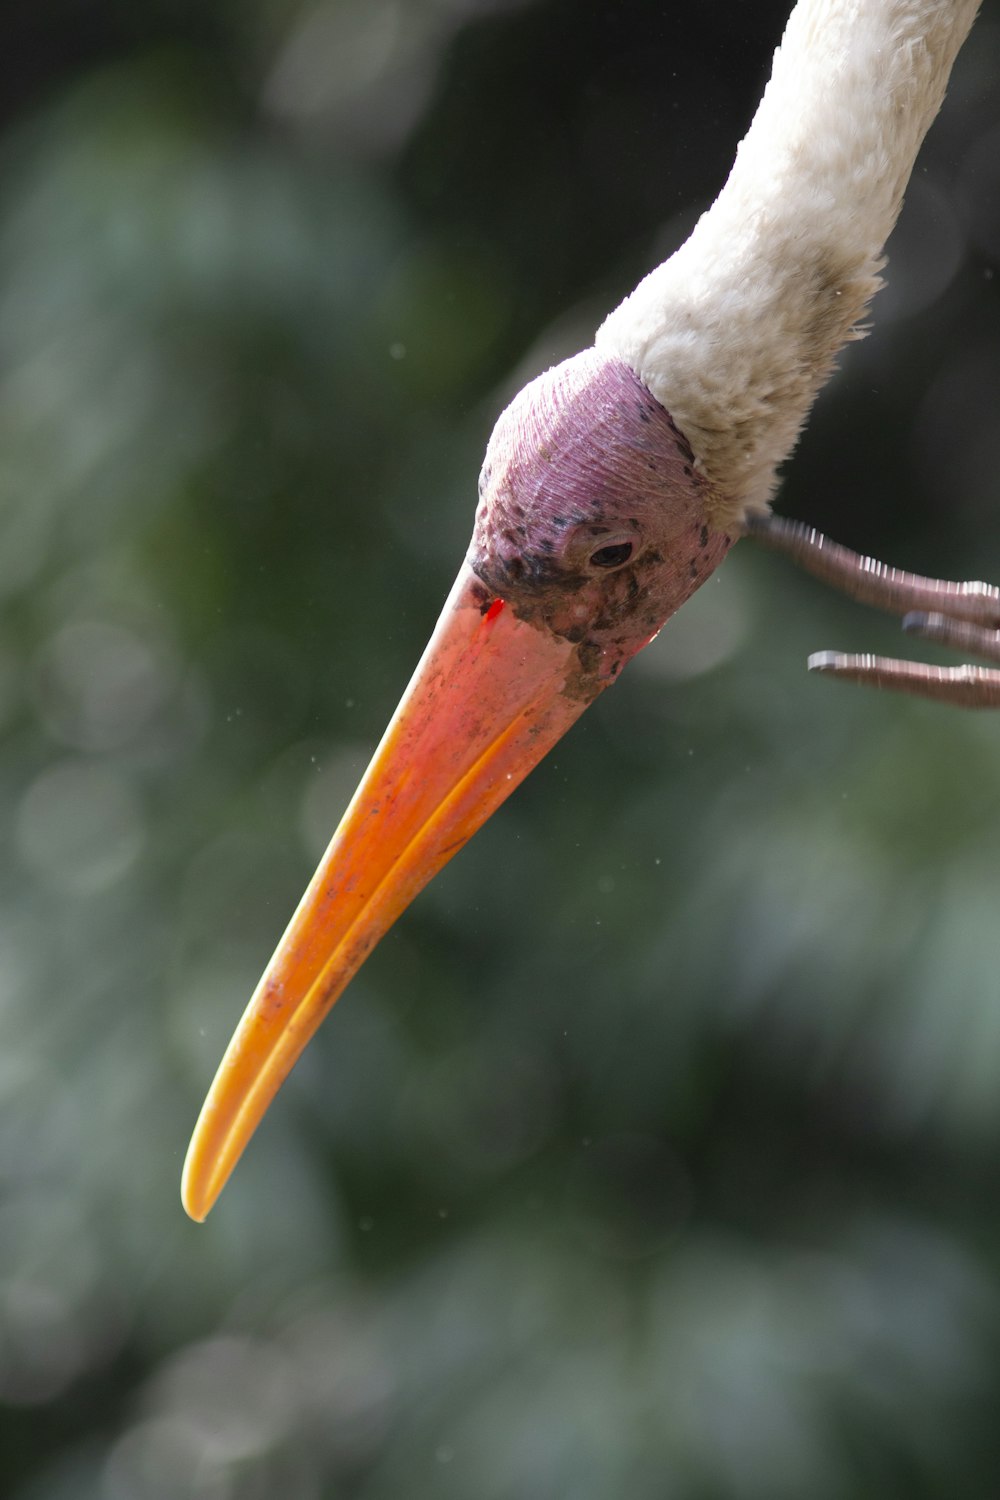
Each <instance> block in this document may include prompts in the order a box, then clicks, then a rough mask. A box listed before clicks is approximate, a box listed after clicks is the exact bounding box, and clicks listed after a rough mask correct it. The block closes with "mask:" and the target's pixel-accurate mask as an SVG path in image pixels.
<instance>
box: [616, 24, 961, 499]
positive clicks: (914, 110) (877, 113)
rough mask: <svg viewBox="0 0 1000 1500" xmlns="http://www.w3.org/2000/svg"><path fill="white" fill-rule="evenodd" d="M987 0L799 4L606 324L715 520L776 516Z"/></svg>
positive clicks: (872, 287) (873, 288)
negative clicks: (738, 119)
mask: <svg viewBox="0 0 1000 1500" xmlns="http://www.w3.org/2000/svg"><path fill="white" fill-rule="evenodd" d="M978 3H979V0H799V4H798V5H797V6H796V7H795V9H794V11H793V12H792V15H791V18H790V20H789V22H788V26H787V28H786V31H785V35H784V37H783V39H782V42H781V45H780V47H779V48H778V50H777V52H776V53H775V57H774V67H773V71H772V74H771V79H770V82H769V83H768V86H767V89H766V90H765V93H764V97H763V99H762V100H761V103H760V106H759V108H758V110H757V113H756V115H755V116H754V119H753V123H752V124H751V126H750V130H749V132H748V133H747V135H746V138H745V139H744V140H743V142H742V144H741V145H740V148H739V151H738V152H737V156H736V162H735V164H734V166H733V169H732V172H731V174H730V176H729V179H728V181H727V182H726V185H725V187H724V188H723V190H722V192H721V193H720V194H719V197H718V198H717V199H716V201H715V203H714V204H713V205H712V207H711V208H710V209H709V210H708V212H707V213H705V214H704V215H703V216H702V217H701V219H700V220H699V221H698V224H697V225H696V227H695V229H694V232H693V233H692V235H691V237H690V238H689V239H688V240H687V242H686V243H685V244H684V245H682V246H681V248H680V249H679V250H678V251H677V253H676V254H675V255H673V256H671V258H670V259H669V260H668V261H666V262H665V263H664V264H663V265H662V266H659V267H658V268H657V269H656V270H655V271H653V272H651V273H650V275H649V276H647V277H646V278H645V280H644V281H642V282H640V284H639V286H638V287H636V289H635V291H634V292H633V293H632V294H631V296H629V297H627V298H626V299H625V301H624V302H623V303H622V304H621V306H620V307H618V308H617V309H616V310H615V311H614V312H613V313H612V314H611V315H610V316H609V317H608V318H607V319H606V321H605V322H604V324H603V325H602V326H601V328H600V329H599V331H598V334H597V339H596V343H597V346H598V348H600V349H603V350H604V351H605V352H606V353H613V354H617V355H618V356H619V358H622V359H624V360H625V361H626V363H628V364H629V365H630V366H631V367H632V368H633V369H634V370H635V371H636V373H637V374H638V375H639V376H640V378H641V379H642V380H643V381H644V382H645V384H646V385H647V386H648V387H649V389H650V390H651V391H652V393H653V395H654V396H656V398H657V399H658V400H659V401H660V402H661V403H662V404H663V405H664V406H665V407H666V409H667V410H668V411H669V412H670V414H671V416H672V417H673V419H674V421H675V422H676V423H677V425H678V426H679V427H680V429H681V431H682V432H683V433H684V434H685V436H686V437H687V439H688V441H689V442H690V444H691V446H692V447H693V449H694V452H695V455H696V458H697V460H698V463H699V467H700V468H701V469H702V470H703V471H704V473H705V474H706V476H707V477H708V478H709V479H710V480H711V482H712V485H713V488H714V490H715V493H716V495H717V497H718V500H717V504H716V512H717V515H716V518H717V519H718V520H719V521H720V522H725V523H727V524H729V523H733V524H739V522H740V520H741V519H742V518H743V517H744V516H745V515H746V514H747V513H749V512H753V511H761V510H765V509H766V508H767V505H768V502H769V500H770V498H771V496H772V494H773V492H774V488H775V484H776V471H777V468H778V465H779V464H780V463H781V462H782V461H783V460H784V459H785V458H786V457H787V455H788V454H789V453H790V451H791V449H792V448H793V446H794V444H795V440H796V438H797V436H798V434H799V431H800V430H801V427H802V424H803V422H804V421H805V418H806V416H807V414H808V411H809V408H810V407H811V405H812V403H813V401H814V399H815V397H816V394H817V392H818V391H819V389H820V387H821V386H822V385H823V383H824V382H825V381H826V379H827V378H828V376H829V374H830V372H831V370H832V368H833V363H834V359H835V356H836V354H837V351H838V350H839V349H840V348H841V347H842V346H843V344H844V343H845V342H846V341H847V340H848V339H850V338H852V337H858V336H859V333H858V320H859V318H860V317H861V316H862V315H863V313H864V310H865V308H866V306H867V305H868V302H869V300H870V299H871V297H872V295H873V294H874V292H875V291H877V290H878V287H879V286H880V284H881V283H880V280H879V275H878V273H879V270H880V268H881V266H882V264H883V254H882V251H883V246H884V245H885V242H886V239H887V238H888V236H889V233H890V231H891V229H892V227H893V225H894V224H895V222H896V218H897V215H898V213H899V210H900V206H901V204H902V200H903V193H904V190H905V188H906V184H907V182H908V180H909V177H910V173H911V171H912V169H913V164H914V161H915V158H916V155H917V151H918V149H919V147H920V143H921V141H922V140H923V138H924V135H925V133H926V131H927V129H928V126H929V125H930V123H931V121H932V120H933V118H934V116H935V115H936V113H937V111H938V108H939V107H940V104H941V101H942V99H943V97H944V92H945V88H946V86H947V82H948V76H949V74H950V72H951V67H952V63H953V62H954V60H955V56H956V54H957V52H958V49H959V47H960V46H961V44H962V42H963V40H964V39H965V37H966V35H967V34H968V31H969V28H970V27H971V25H972V22H973V20H974V18H975V15H976V11H977V9H978Z"/></svg>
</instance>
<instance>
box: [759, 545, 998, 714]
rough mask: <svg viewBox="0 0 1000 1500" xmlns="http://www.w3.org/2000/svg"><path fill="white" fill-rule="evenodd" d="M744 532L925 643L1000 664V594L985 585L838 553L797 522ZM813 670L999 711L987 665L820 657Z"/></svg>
mask: <svg viewBox="0 0 1000 1500" xmlns="http://www.w3.org/2000/svg"><path fill="white" fill-rule="evenodd" d="M745 530H746V534H747V535H748V536H752V537H754V538H755V539H756V540H757V541H759V542H761V543H762V544H763V545H764V546H765V547H770V548H771V549H772V551H775V552H783V553H784V554H785V556H786V557H790V558H791V559H792V561H793V562H795V563H798V564H799V566H800V567H803V568H806V569H807V570H808V571H809V572H810V573H815V575H816V576H817V578H822V579H823V581H824V582H825V583H829V584H831V585H832V586H833V587H834V588H838V589H840V590H841V591H842V592H843V593H845V594H849V595H850V597H851V598H852V599H858V600H860V602H861V603H863V604H872V605H874V606H875V607H876V608H878V609H884V610H888V611H889V612H890V613H892V614H897V615H903V616H904V619H903V629H904V630H906V631H910V632H912V633H913V634H914V635H922V636H925V637H926V638H927V639H928V640H932V641H939V642H941V643H942V644H944V645H946V646H952V647H954V648H955V649H956V650H959V651H967V652H969V653H970V654H972V655H973V656H979V657H982V658H983V659H985V660H986V661H994V662H1000V589H998V588H996V587H994V586H993V585H992V584H986V583H950V582H947V581H946V580H944V579H938V578H921V577H920V576H919V575H918V574H916V573H904V572H902V571H901V570H900V569H898V568H889V567H886V565H885V563H880V562H877V561H876V560H875V559H874V558H872V557H862V556H861V555H860V554H859V553H857V552H852V551H851V550H850V549H849V548H848V547H842V546H840V545H839V543H837V542H832V541H831V540H830V539H829V537H826V536H823V534H822V533H821V532H819V531H815V530H814V529H813V528H812V527H811V526H805V525H803V524H802V522H800V521H786V520H784V519H783V518H782V517H780V516H751V517H750V518H749V519H748V520H747V522H746V526H745ZM809 667H810V670H812V671H815V672H825V673H828V674H829V675H830V676H834V677H842V678H845V679H846V680H847V681H849V682H863V683H867V684H868V685H869V686H871V687H882V688H890V689H892V690H893V691H895V692H901V693H913V694H916V695H917V696H919V697H922V698H934V699H937V700H938V701H939V702H942V703H952V704H957V705H960V706H962V707H964V708H1000V671H993V670H991V669H990V668H988V667H975V666H968V665H967V666H961V667H937V666H931V665H930V663H928V662H914V661H898V660H896V659H894V658H892V657H887V656H867V655H865V656H846V655H842V654H841V653H839V652H836V651H818V652H816V653H814V655H812V656H810V658H809Z"/></svg>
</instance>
